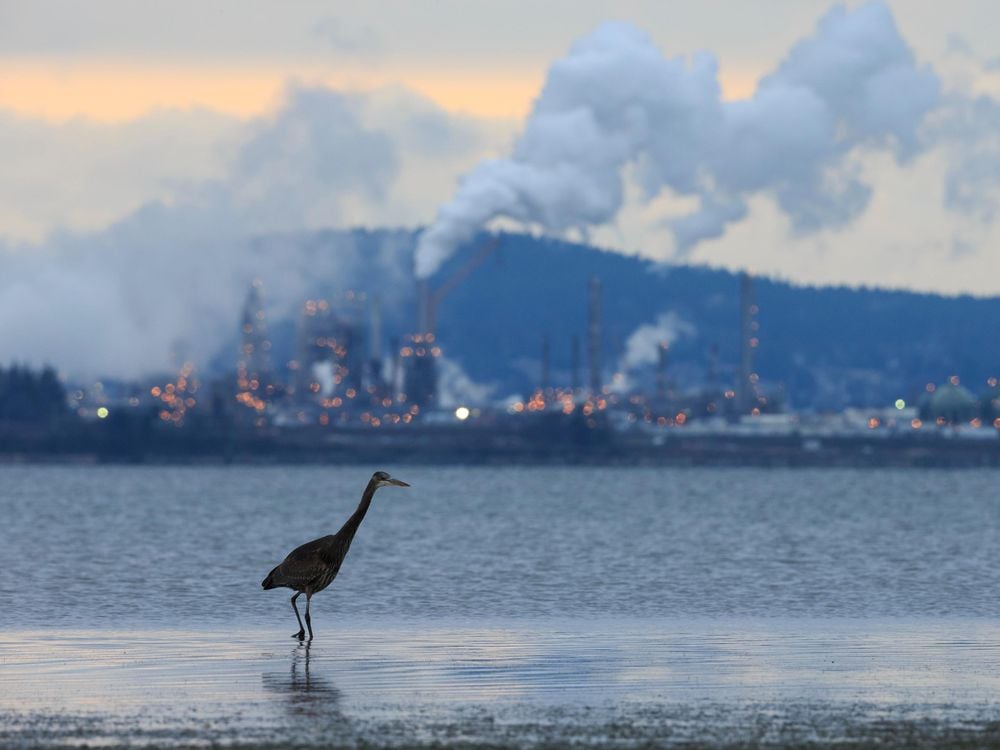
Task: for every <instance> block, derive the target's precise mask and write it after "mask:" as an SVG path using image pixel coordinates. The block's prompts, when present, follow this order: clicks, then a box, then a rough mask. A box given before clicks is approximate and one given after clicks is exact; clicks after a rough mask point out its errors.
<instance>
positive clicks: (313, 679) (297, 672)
mask: <svg viewBox="0 0 1000 750" xmlns="http://www.w3.org/2000/svg"><path fill="white" fill-rule="evenodd" d="M310 646H311V644H310V643H309V642H308V641H306V642H304V643H300V644H299V645H297V646H296V647H295V650H294V651H293V652H292V663H291V669H290V670H289V671H288V672H271V673H267V674H262V675H261V681H262V683H263V685H264V688H265V689H266V690H268V691H270V692H272V693H275V694H277V695H279V696H281V697H282V698H284V699H285V700H287V710H288V711H289V713H291V714H294V715H296V716H324V717H326V718H328V719H338V720H339V719H343V717H342V716H341V714H340V711H339V710H338V705H337V704H338V703H339V701H340V691H339V690H337V688H335V687H334V686H333V684H332V683H331V682H330V681H329V680H328V679H326V678H325V677H323V676H321V675H316V674H311V673H310V670H309V660H310V655H309V649H310Z"/></svg>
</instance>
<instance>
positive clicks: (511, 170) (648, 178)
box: [416, 2, 939, 277]
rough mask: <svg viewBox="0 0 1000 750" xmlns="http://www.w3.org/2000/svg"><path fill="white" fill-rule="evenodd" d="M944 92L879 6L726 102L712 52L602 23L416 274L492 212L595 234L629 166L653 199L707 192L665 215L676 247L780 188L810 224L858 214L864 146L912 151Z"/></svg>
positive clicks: (845, 14)
mask: <svg viewBox="0 0 1000 750" xmlns="http://www.w3.org/2000/svg"><path fill="white" fill-rule="evenodd" d="M938 101H939V83H938V79H937V77H936V76H935V74H934V73H933V71H931V70H930V69H929V68H926V67H918V66H917V65H916V63H915V61H914V58H913V54H912V52H911V51H910V49H909V47H908V46H907V44H906V43H905V41H904V40H903V39H902V37H901V36H900V34H899V31H898V30H897V28H896V25H895V22H894V20H893V17H892V14H891V12H890V10H889V8H888V7H887V6H885V5H884V4H882V3H880V2H874V3H870V4H867V5H863V6H861V7H860V8H858V9H856V10H853V11H850V10H847V9H846V8H845V7H842V6H836V7H834V8H833V9H832V10H831V11H830V12H829V13H827V14H826V16H824V17H823V18H822V19H821V21H820V22H819V25H818V27H817V29H816V31H815V33H814V34H813V35H812V36H811V37H809V38H807V39H805V40H803V41H801V42H799V43H798V44H796V45H795V46H794V47H793V48H792V49H791V51H790V52H789V54H788V55H787V57H786V58H785V60H784V61H783V62H782V63H781V65H779V66H778V68H777V69H776V70H775V71H773V72H772V73H771V74H769V75H767V76H766V77H764V78H763V79H762V80H761V81H760V84H759V85H758V88H757V91H756V92H755V94H754V95H753V97H752V98H750V99H746V100H740V101H723V100H722V98H721V92H720V88H719V83H718V77H717V66H716V61H715V58H714V57H713V56H712V55H710V54H707V53H702V54H699V55H696V56H695V57H693V58H692V59H691V60H690V61H689V62H688V61H685V60H683V59H680V58H672V59H668V58H665V57H664V56H663V55H662V54H661V53H660V52H659V50H657V48H656V47H655V46H654V45H653V43H652V41H651V40H650V38H649V37H648V36H647V35H646V34H644V33H643V32H642V31H640V30H638V29H636V28H634V27H633V26H630V25H628V24H624V23H612V24H606V25H603V26H601V27H599V28H598V29H597V30H596V31H594V32H593V33H591V34H590V35H589V36H587V37H584V38H583V39H581V40H579V41H578V42H576V43H575V44H574V45H573V47H572V49H571V50H570V52H569V54H568V55H567V56H566V57H565V58H563V59H561V60H558V61H557V62H555V63H554V64H553V65H552V67H551V68H550V69H549V72H548V77H547V79H546V82H545V86H544V88H543V90H542V92H541V95H540V96H539V98H538V100H537V101H536V102H535V105H534V109H533V111H532V113H531V116H530V117H529V119H528V122H527V124H526V126H525V129H524V132H523V133H522V134H521V136H520V137H519V139H518V140H517V142H516V143H515V145H514V148H513V152H512V153H511V155H510V156H509V157H507V158H504V159H495V160H490V161H484V162H482V163H480V164H479V165H478V166H477V167H476V168H475V169H474V170H473V171H472V172H471V173H470V174H468V175H467V176H466V177H465V178H464V179H463V180H462V181H461V184H460V186H459V188H458V190H457V192H456V194H455V195H454V197H453V198H452V199H451V200H450V201H449V202H448V203H446V204H445V205H444V206H442V207H441V209H440V211H439V213H438V216H437V218H436V220H435V222H434V224H433V225H432V226H431V227H429V228H428V229H427V230H426V231H425V232H424V233H423V235H422V236H421V239H420V242H419V245H418V249H417V258H416V271H417V274H418V275H419V276H421V277H426V276H429V275H430V274H432V273H434V271H435V270H436V269H437V268H438V267H439V266H440V264H441V263H442V262H443V261H444V260H445V259H446V258H447V257H448V256H449V255H451V253H453V252H454V250H455V249H456V248H457V247H458V246H459V245H461V244H462V243H464V242H468V241H469V240H471V239H472V238H473V236H474V235H475V233H476V231H477V230H478V229H479V228H480V227H481V226H483V225H484V224H486V223H487V222H489V221H491V220H493V219H497V218H501V217H504V218H508V219H513V220H515V221H518V222H522V223H524V224H529V225H537V226H539V227H541V228H543V229H544V230H546V231H550V232H556V233H561V232H566V231H568V230H574V229H576V230H580V231H585V230H586V229H587V228H589V227H594V226H599V225H602V224H605V223H607V222H610V221H612V220H613V219H614V218H615V216H616V215H617V214H618V212H619V210H620V209H621V207H622V201H623V194H624V188H623V184H622V181H623V171H624V169H625V167H626V166H632V167H634V169H635V173H636V175H637V177H638V180H639V182H640V185H641V187H642V189H643V191H644V194H645V195H646V196H647V197H650V198H652V197H655V196H657V195H658V194H660V193H661V192H663V191H665V190H670V191H673V193H675V194H679V195H684V196H693V197H696V198H697V199H698V208H697V209H696V210H695V211H693V212H692V213H689V214H687V215H684V216H679V217H675V218H674V219H672V220H670V221H669V222H668V225H669V228H670V230H671V231H672V233H673V237H674V243H675V248H676V251H677V252H678V253H680V254H683V253H685V252H687V251H688V250H690V249H691V248H692V247H694V246H695V245H696V244H697V243H698V242H700V241H702V240H705V239H709V238H712V237H718V236H721V235H722V234H723V233H724V232H725V231H726V226H727V224H729V223H732V222H735V221H739V220H740V219H742V218H743V217H744V216H745V215H746V212H747V206H746V198H747V197H748V196H749V195H751V194H754V193H758V192H766V193H768V194H771V195H773V196H774V197H775V199H776V200H777V202H778V205H779V206H780V207H781V209H782V210H783V211H784V212H785V213H786V214H787V215H788V216H789V218H790V219H791V222H792V226H793V227H794V228H795V229H796V230H797V231H809V230H814V229H818V228H821V227H830V226H838V225H843V224H846V223H847V222H850V221H851V220H852V219H854V218H855V217H857V216H858V215H859V214H860V213H861V212H863V211H864V209H865V207H866V206H867V203H868V200H869V197H870V192H871V191H870V188H869V187H868V186H867V185H866V184H865V183H863V182H862V181H861V180H860V179H859V178H858V177H857V175H856V174H854V173H853V172H852V171H851V169H852V165H851V162H850V160H849V159H848V156H849V155H850V154H851V153H852V151H854V150H855V149H857V148H858V147H868V148H889V149H892V150H893V151H894V152H895V154H896V157H897V158H898V159H900V160H903V159H905V158H907V157H909V156H911V155H913V154H915V153H916V152H917V151H918V150H919V149H920V147H921V143H920V139H919V137H918V128H919V126H920V125H921V123H922V121H923V119H924V116H925V115H926V114H927V113H928V112H929V111H930V110H931V109H933V108H934V107H935V106H937V104H938Z"/></svg>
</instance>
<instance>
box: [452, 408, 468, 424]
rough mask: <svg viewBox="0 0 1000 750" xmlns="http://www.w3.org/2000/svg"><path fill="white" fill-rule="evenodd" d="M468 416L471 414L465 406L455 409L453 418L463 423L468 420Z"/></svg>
mask: <svg viewBox="0 0 1000 750" xmlns="http://www.w3.org/2000/svg"><path fill="white" fill-rule="evenodd" d="M469 414H471V412H470V411H469V407H467V406H460V407H458V408H457V409H455V418H456V419H460V420H462V421H463V422H464V421H465V420H466V419H468V418H469Z"/></svg>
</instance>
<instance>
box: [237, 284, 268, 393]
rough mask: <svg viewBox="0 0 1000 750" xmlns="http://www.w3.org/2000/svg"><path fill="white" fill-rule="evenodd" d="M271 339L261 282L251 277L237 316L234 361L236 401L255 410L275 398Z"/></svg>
mask: <svg viewBox="0 0 1000 750" xmlns="http://www.w3.org/2000/svg"><path fill="white" fill-rule="evenodd" d="M275 392H276V384H275V382H274V377H273V373H272V370H271V341H270V339H268V336H267V318H266V316H265V314H264V303H263V284H262V283H261V281H260V280H259V279H256V280H254V282H253V283H252V284H251V285H250V289H249V291H248V292H247V298H246V302H244V304H243V314H242V316H241V319H240V350H239V359H238V360H237V363H236V400H237V401H238V402H239V403H242V404H243V405H244V406H247V407H250V408H252V409H254V410H256V411H258V412H262V411H263V410H264V404H265V403H266V402H267V401H269V400H271V398H273V397H274V395H275Z"/></svg>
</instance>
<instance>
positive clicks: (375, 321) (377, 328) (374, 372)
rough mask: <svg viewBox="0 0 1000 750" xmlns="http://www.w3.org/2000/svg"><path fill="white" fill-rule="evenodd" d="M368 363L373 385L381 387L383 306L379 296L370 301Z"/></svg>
mask: <svg viewBox="0 0 1000 750" xmlns="http://www.w3.org/2000/svg"><path fill="white" fill-rule="evenodd" d="M368 317H369V320H368V363H369V365H368V366H369V370H370V374H371V383H372V385H375V386H377V387H381V383H382V305H381V303H380V301H379V298H378V295H374V294H373V295H372V297H371V299H370V300H369V301H368Z"/></svg>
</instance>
